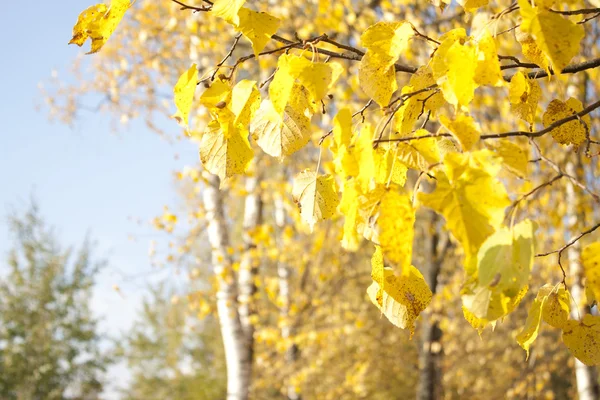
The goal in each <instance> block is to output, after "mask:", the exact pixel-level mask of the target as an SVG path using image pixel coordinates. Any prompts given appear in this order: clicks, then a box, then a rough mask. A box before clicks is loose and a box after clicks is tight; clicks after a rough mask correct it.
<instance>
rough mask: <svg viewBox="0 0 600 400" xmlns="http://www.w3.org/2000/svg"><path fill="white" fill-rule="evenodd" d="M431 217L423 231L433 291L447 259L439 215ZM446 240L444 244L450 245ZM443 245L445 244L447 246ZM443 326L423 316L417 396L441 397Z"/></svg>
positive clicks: (426, 266)
mask: <svg viewBox="0 0 600 400" xmlns="http://www.w3.org/2000/svg"><path fill="white" fill-rule="evenodd" d="M427 217H428V221H427V222H426V223H425V224H424V228H425V229H424V230H425V232H424V233H423V236H422V237H423V241H424V248H423V260H424V265H423V268H422V269H423V277H424V278H425V281H426V282H427V285H429V288H430V289H431V291H432V293H434V294H435V292H436V290H437V283H438V275H439V273H440V269H441V267H442V263H443V257H442V256H440V243H439V242H440V233H439V224H438V221H439V217H438V216H437V214H436V213H435V212H432V211H431V212H428V213H427ZM446 245H447V243H444V244H443V246H446ZM443 246H442V247H443ZM441 338H442V330H441V329H440V327H439V324H438V321H436V320H435V319H434V318H433V315H432V313H431V312H430V311H428V310H425V312H423V318H422V320H421V343H420V347H419V383H418V386H417V400H434V399H436V398H439V397H440V388H441V369H440V357H441V354H442V345H441V342H440V340H441Z"/></svg>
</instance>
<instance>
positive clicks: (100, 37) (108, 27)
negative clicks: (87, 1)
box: [69, 0, 130, 54]
mask: <svg viewBox="0 0 600 400" xmlns="http://www.w3.org/2000/svg"><path fill="white" fill-rule="evenodd" d="M129 6H130V3H129V0H112V1H111V3H110V6H108V7H107V6H106V4H103V3H100V4H96V5H95V6H91V7H89V8H88V9H86V10H85V11H83V12H82V13H81V14H79V18H78V19H77V23H76V24H75V26H74V27H73V38H72V39H71V41H70V42H69V44H76V45H77V46H79V47H81V46H83V44H84V43H85V42H86V40H87V39H88V38H90V39H92V48H91V50H90V51H89V53H88V54H91V53H96V52H98V51H99V50H100V49H101V48H102V46H104V44H105V43H106V41H107V40H108V38H110V36H111V35H112V34H113V32H114V31H115V29H117V25H119V22H121V20H122V19H123V16H124V15H125V12H126V11H127V9H128V8H129Z"/></svg>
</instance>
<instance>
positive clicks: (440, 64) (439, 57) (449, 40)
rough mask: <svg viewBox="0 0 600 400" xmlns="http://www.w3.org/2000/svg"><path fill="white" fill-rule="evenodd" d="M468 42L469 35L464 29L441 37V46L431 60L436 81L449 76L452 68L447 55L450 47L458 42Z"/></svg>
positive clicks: (454, 30)
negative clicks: (447, 60)
mask: <svg viewBox="0 0 600 400" xmlns="http://www.w3.org/2000/svg"><path fill="white" fill-rule="evenodd" d="M466 40H467V33H466V32H465V30H464V29H463V28H458V29H453V30H451V31H449V32H446V33H445V34H443V35H442V36H441V37H440V45H439V46H438V48H437V50H436V51H435V54H434V55H433V58H432V59H431V71H432V73H433V77H434V79H435V80H438V79H440V78H441V77H443V76H445V75H446V74H448V70H449V69H450V66H449V65H448V63H447V62H446V55H447V54H448V50H449V49H450V47H452V46H453V45H454V43H456V42H460V43H464V42H465V41H466Z"/></svg>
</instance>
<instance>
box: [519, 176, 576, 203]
mask: <svg viewBox="0 0 600 400" xmlns="http://www.w3.org/2000/svg"><path fill="white" fill-rule="evenodd" d="M563 177H564V175H563V174H562V173H559V174H558V175H556V176H555V177H554V178H552V179H550V180H549V181H547V182H544V183H542V184H541V185H539V186H537V187H535V188H533V189H531V190H530V191H529V192H527V193H525V194H524V195H522V196H521V197H519V198H518V199H517V200H515V201H514V203H512V205H511V206H510V207H511V208H512V209H514V208H516V207H517V206H518V205H519V203H521V202H522V201H523V200H525V199H526V198H528V197H529V196H533V195H534V194H535V193H536V192H537V191H538V190H541V189H543V188H545V187H546V186H550V185H552V184H553V183H554V182H556V181H557V180H559V179H561V178H563Z"/></svg>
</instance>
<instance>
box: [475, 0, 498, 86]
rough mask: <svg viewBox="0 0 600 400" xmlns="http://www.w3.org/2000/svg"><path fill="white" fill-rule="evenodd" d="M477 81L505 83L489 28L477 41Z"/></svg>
mask: <svg viewBox="0 0 600 400" xmlns="http://www.w3.org/2000/svg"><path fill="white" fill-rule="evenodd" d="M486 4H487V0H486ZM475 82H477V84H479V85H492V86H502V85H503V84H504V79H503V78H502V72H501V71H500V60H498V51H497V50H496V41H495V40H494V38H493V36H492V35H491V34H490V32H489V31H488V30H487V29H486V30H485V32H484V34H483V36H482V37H481V38H480V39H479V41H478V42H477V68H476V69H475Z"/></svg>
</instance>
